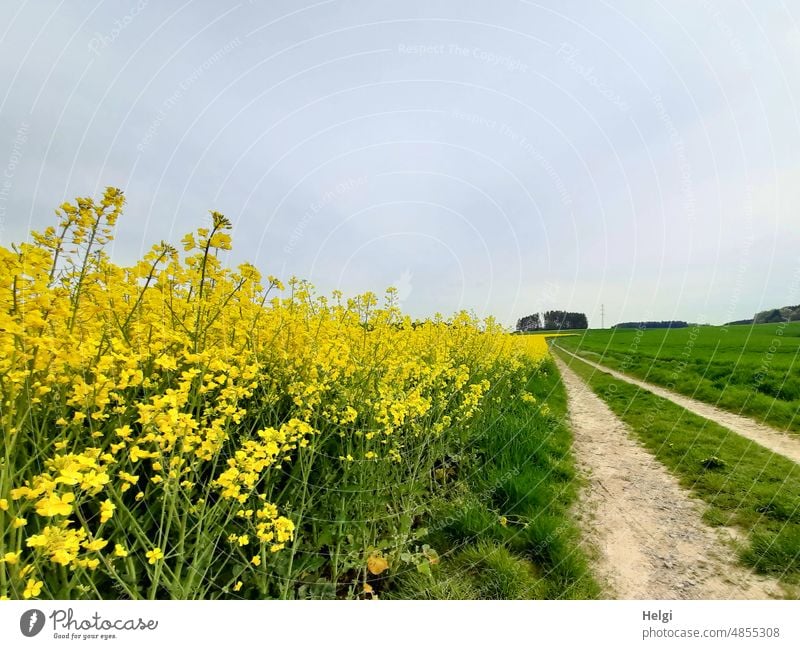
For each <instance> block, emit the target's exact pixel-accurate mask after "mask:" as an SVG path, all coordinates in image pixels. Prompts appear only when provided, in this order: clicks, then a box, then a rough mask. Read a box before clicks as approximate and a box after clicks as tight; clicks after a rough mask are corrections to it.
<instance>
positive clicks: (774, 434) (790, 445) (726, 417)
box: [558, 347, 800, 464]
mask: <svg viewBox="0 0 800 649" xmlns="http://www.w3.org/2000/svg"><path fill="white" fill-rule="evenodd" d="M558 349H559V351H561V352H564V353H565V354H568V355H569V356H574V357H575V358H577V359H578V360H580V361H583V362H584V363H586V364H587V365H591V366H592V367H594V368H595V369H598V370H601V371H603V372H607V373H608V374H610V375H611V376H613V377H614V378H615V379H619V380H621V381H626V382H628V383H630V384H631V385H635V386H637V387H639V388H642V389H643V390H647V391H648V392H652V393H653V394H655V395H657V396H659V397H663V398H664V399H669V400H670V401H672V402H673V403H676V404H678V405H679V406H681V407H682V408H685V409H686V410H688V411H689V412H692V413H694V414H696V415H699V416H700V417H704V418H705V419H709V420H710V421H713V422H716V423H718V424H719V425H720V426H724V427H725V428H727V429H728V430H732V431H733V432H734V433H737V434H738V435H741V436H742V437H746V438H747V439H749V440H751V441H753V442H755V443H756V444H760V445H761V446H763V447H764V448H767V449H769V450H770V451H772V452H773V453H777V454H778V455H783V456H785V457H787V458H789V459H790V460H792V461H793V462H797V463H798V464H800V439H798V438H797V437H791V436H789V435H787V434H786V433H783V432H781V431H779V430H777V429H775V428H771V427H769V426H765V425H764V424H760V423H758V422H757V421H753V420H752V419H748V418H747V417H742V416H741V415H736V414H734V413H732V412H727V411H725V410H720V409H719V408H716V407H714V406H712V405H710V404H707V403H703V402H702V401H697V400H695V399H691V398H689V397H685V396H683V395H682V394H678V393H677V392H672V391H670V390H667V389H666V388H662V387H659V386H657V385H653V384H652V383H646V382H645V381H640V380H639V379H635V378H633V377H631V376H628V375H627V374H623V373H622V372H617V371H616V370H612V369H611V368H608V367H605V366H604V365H600V364H599V363H595V362H594V361H590V360H587V359H585V358H583V357H582V356H578V355H577V354H573V353H572V352H568V351H567V350H566V349H563V348H562V347H559V348H558Z"/></svg>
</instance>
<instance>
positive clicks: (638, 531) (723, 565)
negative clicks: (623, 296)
mask: <svg viewBox="0 0 800 649" xmlns="http://www.w3.org/2000/svg"><path fill="white" fill-rule="evenodd" d="M555 360H556V364H557V365H558V368H559V370H560V371H561V376H562V378H563V380H564V385H565V386H566V390H567V396H568V399H569V411H570V418H571V420H572V427H573V431H574V434H575V441H574V452H575V456H576V460H577V462H578V467H579V469H580V471H581V472H582V473H583V475H584V476H585V477H586V480H587V486H586V487H585V488H584V490H583V492H582V495H581V499H580V503H581V504H580V505H579V511H578V517H579V519H580V520H581V524H582V526H583V529H584V531H585V534H586V538H587V541H588V543H589V545H590V546H591V547H590V549H589V550H590V553H591V552H592V551H593V550H594V551H596V553H597V555H598V556H597V563H596V565H597V571H598V573H599V575H600V577H601V578H602V579H604V581H605V582H606V583H607V585H608V587H607V592H606V593H605V596H606V597H608V598H616V599H766V598H771V597H780V596H781V594H782V589H781V587H780V586H779V585H778V584H777V583H776V582H775V581H773V580H771V579H767V578H764V577H760V576H758V575H756V574H755V573H753V572H752V571H749V570H747V569H746V568H744V567H742V566H741V565H738V564H737V563H736V557H735V553H734V550H733V547H732V537H731V535H730V533H726V531H725V530H721V529H714V528H711V527H709V526H708V525H706V524H705V523H703V521H702V519H701V514H702V505H701V504H700V503H699V502H698V501H697V500H694V499H692V498H690V496H689V494H688V492H686V491H685V490H684V489H682V488H681V487H680V486H679V484H678V481H677V480H676V479H675V478H674V477H673V476H672V475H671V474H669V473H668V472H667V470H666V469H665V468H664V467H663V465H661V464H660V463H659V462H658V461H657V460H655V459H654V458H653V457H652V456H651V455H650V454H649V453H648V452H647V451H645V450H644V449H643V448H642V447H641V446H639V444H637V443H636V442H635V441H634V440H633V439H632V437H631V436H630V434H629V431H628V429H627V428H626V426H625V424H624V423H623V422H622V421H621V420H620V419H619V418H617V416H616V415H614V413H613V412H611V410H610V409H609V408H608V406H607V405H606V404H605V403H604V402H603V401H602V400H601V399H600V398H599V397H597V396H596V395H595V394H594V393H593V392H592V391H591V390H590V389H589V387H588V386H587V385H586V384H585V383H584V382H583V381H582V380H581V379H580V378H579V377H578V375H577V374H575V373H574V372H573V371H572V370H570V369H569V368H568V367H567V366H566V365H565V364H564V363H563V362H562V361H561V360H560V359H558V358H556V359H555ZM726 534H727V536H726Z"/></svg>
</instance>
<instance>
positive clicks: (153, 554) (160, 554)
mask: <svg viewBox="0 0 800 649" xmlns="http://www.w3.org/2000/svg"><path fill="white" fill-rule="evenodd" d="M145 556H146V557H147V563H149V564H151V565H152V564H154V563H156V562H157V561H159V560H160V559H163V558H164V551H163V550H162V549H161V548H153V549H152V550H149V551H148V552H146V553H145Z"/></svg>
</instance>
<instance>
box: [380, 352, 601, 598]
mask: <svg viewBox="0 0 800 649" xmlns="http://www.w3.org/2000/svg"><path fill="white" fill-rule="evenodd" d="M523 390H525V391H527V392H528V393H529V394H530V395H532V396H533V397H534V398H535V399H536V402H535V403H533V402H532V401H531V398H530V397H526V399H522V398H521V395H522V394H524V392H523ZM491 398H492V399H493V402H494V404H495V407H493V408H490V409H488V410H487V412H486V413H485V415H483V417H482V421H481V422H479V428H480V429H482V433H481V434H480V435H479V436H478V437H477V439H476V440H475V446H474V455H473V457H472V458H471V460H470V463H469V467H468V468H467V469H466V470H465V469H464V467H461V468H459V469H458V472H459V473H460V475H459V476H458V477H457V478H456V479H453V480H452V481H451V482H449V483H448V484H446V485H444V486H443V490H442V496H441V499H440V500H439V502H438V503H436V507H435V515H434V516H433V517H432V518H431V520H430V521H429V523H430V524H429V525H428V529H427V533H426V534H425V535H424V537H423V538H421V539H420V544H421V547H423V548H427V547H433V548H438V549H439V550H440V551H441V553H442V556H441V561H439V562H438V563H437V564H436V565H434V566H432V567H431V566H430V565H429V563H428V562H424V561H423V562H420V563H419V566H420V568H422V570H416V569H414V568H413V567H412V565H411V564H412V563H413V556H412V557H407V558H408V559H409V568H408V569H407V570H405V571H402V572H401V573H400V574H399V575H398V576H397V577H396V578H395V581H394V584H392V587H391V588H390V589H389V592H388V593H387V594H388V595H389V596H390V597H398V598H415V599H420V598H423V599H591V598H595V597H597V596H598V595H599V589H598V586H597V584H596V582H595V580H594V578H593V576H592V574H591V572H590V569H589V565H588V561H587V558H586V556H585V555H584V553H583V551H582V550H581V549H580V548H579V540H580V537H579V532H578V529H577V527H576V525H575V523H574V521H573V518H572V516H571V513H570V507H571V505H572V503H573V501H574V499H575V497H576V494H577V486H576V476H575V471H574V468H573V459H572V455H571V451H570V444H571V431H570V429H569V427H568V426H567V425H566V423H565V421H566V410H567V402H566V394H565V391H564V387H563V385H562V384H561V382H560V379H559V376H558V372H557V370H556V368H555V366H554V364H553V362H552V361H551V360H548V361H546V362H544V363H543V364H541V365H540V366H539V368H538V369H536V370H533V371H532V372H531V373H530V375H529V377H528V383H527V385H526V386H516V385H508V384H505V385H499V386H497V388H496V389H495V391H494V392H493V394H492V397H491ZM426 551H427V550H424V549H423V552H426Z"/></svg>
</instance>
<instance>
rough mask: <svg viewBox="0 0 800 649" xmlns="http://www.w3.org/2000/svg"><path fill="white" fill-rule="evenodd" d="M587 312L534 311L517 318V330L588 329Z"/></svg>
mask: <svg viewBox="0 0 800 649" xmlns="http://www.w3.org/2000/svg"><path fill="white" fill-rule="evenodd" d="M588 328H589V321H588V320H587V319H586V314H585V313H576V312H574V311H545V312H544V313H542V314H541V315H540V314H538V313H532V314H531V315H526V316H523V317H522V318H520V319H519V320H517V331H519V332H526V331H552V330H560V329H588Z"/></svg>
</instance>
